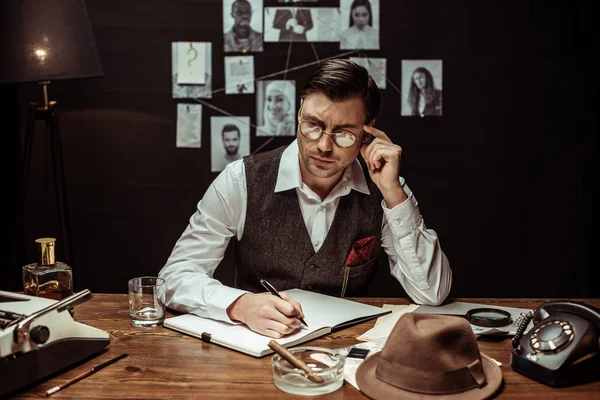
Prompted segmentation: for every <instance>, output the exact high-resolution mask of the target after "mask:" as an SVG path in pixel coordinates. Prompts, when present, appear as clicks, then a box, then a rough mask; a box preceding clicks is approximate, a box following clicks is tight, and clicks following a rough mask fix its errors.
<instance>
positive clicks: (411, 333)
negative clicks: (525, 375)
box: [356, 313, 502, 400]
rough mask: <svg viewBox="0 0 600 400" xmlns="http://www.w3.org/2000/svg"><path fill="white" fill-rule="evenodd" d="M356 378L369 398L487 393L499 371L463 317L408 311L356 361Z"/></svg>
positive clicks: (484, 395)
mask: <svg viewBox="0 0 600 400" xmlns="http://www.w3.org/2000/svg"><path fill="white" fill-rule="evenodd" d="M356 382H357V383H358V387H359V388H360V390H361V392H363V393H364V394H365V395H367V396H369V397H371V398H373V399H386V400H387V399H397V398H401V399H461V400H462V399H487V398H489V397H491V396H492V395H493V394H494V393H495V392H496V391H497V390H498V389H499V388H500V385H501V383H502V371H501V370H500V367H498V365H497V364H496V363H495V362H494V361H493V360H492V359H491V358H490V357H488V356H486V355H485V354H481V353H480V352H479V346H478V345H477V341H476V340H475V335H474V334H473V331H472V329H471V325H470V324H469V323H468V322H467V320H465V319H463V318H460V317H453V316H449V315H435V314H421V313H408V314H404V315H403V316H402V317H400V319H399V320H398V322H397V323H396V325H395V326H394V329H392V332H391V333H390V336H389V337H388V340H387V342H386V343H385V346H383V349H382V350H381V351H380V352H378V353H375V354H373V355H371V356H369V357H367V358H366V359H365V361H363V362H362V363H361V364H360V366H359V367H358V370H357V371H356Z"/></svg>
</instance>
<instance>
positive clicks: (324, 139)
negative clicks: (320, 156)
mask: <svg viewBox="0 0 600 400" xmlns="http://www.w3.org/2000/svg"><path fill="white" fill-rule="evenodd" d="M317 147H318V148H319V150H321V151H322V152H329V151H331V150H333V139H332V138H331V135H328V134H327V133H325V132H323V135H321V137H320V138H319V141H318V142H317Z"/></svg>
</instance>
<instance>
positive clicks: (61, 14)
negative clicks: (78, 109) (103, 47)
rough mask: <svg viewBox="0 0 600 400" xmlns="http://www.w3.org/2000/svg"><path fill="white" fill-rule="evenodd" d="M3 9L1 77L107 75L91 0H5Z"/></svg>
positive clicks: (1, 3)
mask: <svg viewBox="0 0 600 400" xmlns="http://www.w3.org/2000/svg"><path fill="white" fill-rule="evenodd" d="M0 10H1V12H0V18H1V21H0V41H1V44H2V46H1V47H0V83H16V82H38V81H54V80H58V79H75V78H92V77H101V76H103V72H102V66H101V65H100V59H99V58H98V50H97V49H96V41H95V39H94V34H93V32H92V27H91V25H90V20H89V18H88V13H87V8H86V5H85V0H52V1H46V0H42V1H40V0H2V1H0Z"/></svg>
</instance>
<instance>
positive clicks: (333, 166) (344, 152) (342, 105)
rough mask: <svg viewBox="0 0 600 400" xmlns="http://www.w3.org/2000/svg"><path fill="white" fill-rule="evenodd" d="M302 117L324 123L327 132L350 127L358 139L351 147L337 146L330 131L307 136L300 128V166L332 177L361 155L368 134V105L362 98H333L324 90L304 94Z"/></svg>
mask: <svg viewBox="0 0 600 400" xmlns="http://www.w3.org/2000/svg"><path fill="white" fill-rule="evenodd" d="M298 119H299V121H300V122H302V121H310V122H313V123H316V124H318V125H320V126H321V127H322V128H323V129H324V130H325V131H327V132H334V131H336V130H340V129H343V130H347V131H350V132H352V133H353V134H354V135H355V136H356V138H357V140H356V142H355V143H354V145H352V146H351V147H347V148H342V147H339V146H337V145H336V144H335V143H334V142H333V139H332V138H331V136H330V135H328V134H326V133H324V134H323V135H322V136H321V137H320V138H319V139H317V140H309V139H307V138H305V137H304V136H303V135H302V134H301V133H300V130H299V129H298V135H297V136H298V147H299V150H300V167H301V170H302V172H303V173H305V172H308V173H309V174H311V175H313V176H314V177H317V178H331V177H333V176H336V175H338V174H341V173H342V172H343V171H344V169H345V168H346V167H347V166H348V165H350V164H351V163H352V162H353V161H354V160H355V159H356V157H357V155H358V152H359V150H360V146H361V143H362V138H363V135H364V131H363V125H364V123H365V120H366V111H365V105H364V102H363V100H362V99H361V98H358V97H355V98H352V99H349V100H344V101H332V100H330V99H329V98H328V97H327V96H325V95H324V94H322V93H312V94H310V95H308V96H306V97H305V98H304V101H303V102H302V107H301V110H300V112H299V113H298Z"/></svg>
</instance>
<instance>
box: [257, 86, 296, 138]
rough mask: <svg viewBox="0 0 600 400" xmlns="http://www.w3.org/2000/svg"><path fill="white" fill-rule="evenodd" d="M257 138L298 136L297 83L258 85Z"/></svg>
mask: <svg viewBox="0 0 600 400" xmlns="http://www.w3.org/2000/svg"><path fill="white" fill-rule="evenodd" d="M256 89H257V90H256V121H257V125H258V126H257V128H256V136H295V135H296V111H297V110H296V82H295V81H290V80H271V81H258V82H257V83H256Z"/></svg>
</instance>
